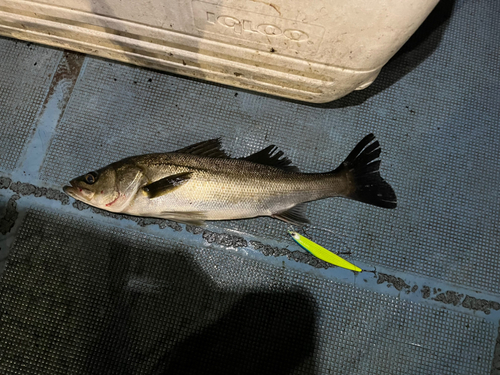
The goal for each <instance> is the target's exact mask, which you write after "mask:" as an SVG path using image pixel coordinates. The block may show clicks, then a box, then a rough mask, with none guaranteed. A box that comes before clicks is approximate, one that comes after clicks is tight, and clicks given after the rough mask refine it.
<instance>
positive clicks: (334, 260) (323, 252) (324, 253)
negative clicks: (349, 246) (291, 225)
mask: <svg viewBox="0 0 500 375" xmlns="http://www.w3.org/2000/svg"><path fill="white" fill-rule="evenodd" d="M288 233H289V234H290V236H292V238H293V239H294V240H295V242H297V243H298V244H299V245H300V246H302V247H303V248H304V249H306V250H307V251H309V252H310V253H311V254H312V255H314V256H315V257H316V258H319V259H321V260H324V261H325V262H328V263H331V264H333V265H335V266H338V267H342V268H346V269H348V270H351V271H356V272H361V271H362V269H361V268H359V267H357V266H355V265H354V264H351V263H349V262H348V261H347V260H345V259H342V258H341V257H339V256H338V255H337V254H334V253H332V252H331V251H329V250H327V249H325V248H324V247H322V246H320V245H318V244H317V243H315V242H313V241H311V240H310V239H308V238H306V237H304V236H302V235H300V234H299V233H297V232H295V231H293V230H289V231H288Z"/></svg>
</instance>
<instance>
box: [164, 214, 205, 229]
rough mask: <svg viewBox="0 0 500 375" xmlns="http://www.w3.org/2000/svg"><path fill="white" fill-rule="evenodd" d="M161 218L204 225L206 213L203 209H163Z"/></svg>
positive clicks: (199, 225) (197, 225) (198, 225)
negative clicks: (179, 210)
mask: <svg viewBox="0 0 500 375" xmlns="http://www.w3.org/2000/svg"><path fill="white" fill-rule="evenodd" d="M161 218H162V219H168V220H173V221H176V222H178V223H182V224H188V225H194V226H196V227H204V226H206V224H205V220H206V219H207V215H206V213H205V212H204V211H185V212H174V211H163V212H161Z"/></svg>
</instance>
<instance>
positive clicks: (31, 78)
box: [0, 38, 62, 171]
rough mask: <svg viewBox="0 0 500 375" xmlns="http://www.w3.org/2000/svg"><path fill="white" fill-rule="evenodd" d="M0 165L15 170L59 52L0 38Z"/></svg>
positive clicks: (33, 124)
mask: <svg viewBox="0 0 500 375" xmlns="http://www.w3.org/2000/svg"><path fill="white" fill-rule="evenodd" d="M0 51H1V53H0V68H1V74H0V124H1V126H0V150H1V151H2V152H0V165H1V166H2V170H8V171H10V170H12V169H14V168H15V167H16V163H17V161H18V159H19V156H20V154H21V152H22V151H23V148H24V145H25V143H26V142H27V141H28V140H29V139H30V138H31V136H32V134H33V129H32V128H33V127H34V126H35V118H36V115H37V114H38V111H39V110H40V106H41V104H42V103H43V101H44V99H45V97H46V95H47V91H48V89H49V85H50V81H51V79H52V74H54V72H55V69H56V67H57V63H58V61H59V59H60V58H61V55H62V52H61V51H57V50H53V49H49V48H44V47H41V46H38V45H34V44H31V43H23V42H17V41H14V40H8V39H4V38H1V39H0Z"/></svg>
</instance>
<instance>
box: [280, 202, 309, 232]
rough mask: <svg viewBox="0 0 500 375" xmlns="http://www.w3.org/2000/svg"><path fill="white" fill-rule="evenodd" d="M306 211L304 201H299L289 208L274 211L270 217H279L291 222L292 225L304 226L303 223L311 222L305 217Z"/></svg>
mask: <svg viewBox="0 0 500 375" xmlns="http://www.w3.org/2000/svg"><path fill="white" fill-rule="evenodd" d="M305 211H306V204H305V203H299V204H297V205H295V206H293V207H292V208H290V209H289V210H286V211H282V212H278V213H275V214H273V215H271V216H272V217H274V218H276V219H280V220H283V221H286V222H287V223H290V224H293V225H298V226H300V227H301V226H304V225H305V224H310V223H311V222H310V221H309V220H308V219H307V217H306V215H305Z"/></svg>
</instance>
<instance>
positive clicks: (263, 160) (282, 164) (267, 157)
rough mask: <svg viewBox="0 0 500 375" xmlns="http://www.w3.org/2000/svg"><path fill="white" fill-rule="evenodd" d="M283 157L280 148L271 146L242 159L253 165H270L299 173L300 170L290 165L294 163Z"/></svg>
mask: <svg viewBox="0 0 500 375" xmlns="http://www.w3.org/2000/svg"><path fill="white" fill-rule="evenodd" d="M283 155H284V153H283V151H280V150H278V147H276V146H275V145H271V146H268V147H266V148H265V149H263V150H260V151H258V152H256V153H255V154H252V155H249V156H246V157H244V158H241V159H243V160H246V161H250V162H252V163H257V164H264V165H269V166H272V167H276V168H280V169H283V170H285V171H289V172H299V168H297V167H296V166H294V165H290V164H292V161H291V160H290V159H288V158H287V157H286V156H283ZM282 156H283V157H282ZM280 158H281V159H280Z"/></svg>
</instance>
